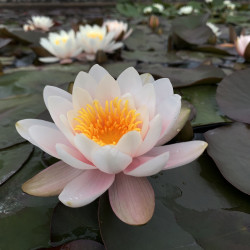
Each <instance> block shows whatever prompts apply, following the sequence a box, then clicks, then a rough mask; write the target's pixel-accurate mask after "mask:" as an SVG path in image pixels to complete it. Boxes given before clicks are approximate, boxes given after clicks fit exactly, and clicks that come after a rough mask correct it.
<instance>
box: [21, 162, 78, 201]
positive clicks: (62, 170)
mask: <svg viewBox="0 0 250 250" xmlns="http://www.w3.org/2000/svg"><path fill="white" fill-rule="evenodd" d="M81 173H82V170H79V169H75V168H72V167H70V166H69V165H67V164H66V163H64V162H62V161H59V162H57V163H55V164H53V165H52V166H50V167H48V168H46V169H45V170H43V171H42V172H40V173H39V174H37V175H35V176H34V177H32V178H31V179H30V180H28V181H26V182H25V183H24V184H23V185H22V189H23V191H24V192H25V193H27V194H31V195H35V196H53V195H58V194H60V193H61V191H62V190H63V188H64V187H65V185H66V184H67V183H68V182H70V181H71V180H72V179H74V178H75V177H77V176H78V175H79V174H81Z"/></svg>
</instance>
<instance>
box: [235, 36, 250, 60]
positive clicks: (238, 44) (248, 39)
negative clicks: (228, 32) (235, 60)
mask: <svg viewBox="0 0 250 250" xmlns="http://www.w3.org/2000/svg"><path fill="white" fill-rule="evenodd" d="M249 43H250V35H248V36H244V35H241V36H239V37H237V39H236V41H235V48H236V50H237V52H238V53H239V55H240V56H243V57H244V54H245V50H246V48H247V46H248V45H249Z"/></svg>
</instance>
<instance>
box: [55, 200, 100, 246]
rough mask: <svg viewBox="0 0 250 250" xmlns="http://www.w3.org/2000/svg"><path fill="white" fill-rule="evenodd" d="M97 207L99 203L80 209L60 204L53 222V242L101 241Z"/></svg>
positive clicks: (56, 208)
mask: <svg viewBox="0 0 250 250" xmlns="http://www.w3.org/2000/svg"><path fill="white" fill-rule="evenodd" d="M97 207H98V203H97V202H92V203H91V204H89V205H87V206H84V207H80V208H70V207H66V206H65V205H63V204H62V203H59V204H58V205H57V206H56V207H55V209H54V212H53V216H52V220H51V236H50V237H51V242H53V244H55V243H60V244H61V243H64V242H68V241H72V240H75V239H79V238H84V239H92V240H99V241H100V240H101V239H100V232H99V225H98V219H97Z"/></svg>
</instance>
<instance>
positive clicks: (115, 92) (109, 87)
mask: <svg viewBox="0 0 250 250" xmlns="http://www.w3.org/2000/svg"><path fill="white" fill-rule="evenodd" d="M116 97H120V88H119V85H118V84H117V82H116V80H115V79H114V78H113V77H112V76H111V75H109V74H108V75H105V76H104V77H103V78H102V79H101V80H100V82H99V85H98V86H97V89H96V95H95V99H97V100H98V101H99V102H100V103H101V104H102V105H103V106H105V102H106V101H111V100H113V99H114V98H116Z"/></svg>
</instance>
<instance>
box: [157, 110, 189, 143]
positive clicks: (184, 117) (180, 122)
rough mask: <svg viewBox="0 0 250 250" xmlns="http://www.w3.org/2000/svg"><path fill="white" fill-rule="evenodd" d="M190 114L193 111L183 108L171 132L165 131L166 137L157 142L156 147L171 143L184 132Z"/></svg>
mask: <svg viewBox="0 0 250 250" xmlns="http://www.w3.org/2000/svg"><path fill="white" fill-rule="evenodd" d="M190 112H191V110H190V109H189V108H186V107H182V108H181V112H180V114H179V116H178V119H177V120H176V122H175V123H174V125H173V126H172V127H171V128H170V129H169V130H166V131H165V133H164V135H163V136H162V137H161V139H160V140H159V141H158V142H157V144H156V146H160V145H163V144H165V143H166V142H168V141H170V140H171V139H172V138H174V137H175V136H176V135H177V134H178V133H179V132H180V131H181V130H182V128H183V127H184V125H185V124H186V122H187V121H188V118H189V115H190Z"/></svg>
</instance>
